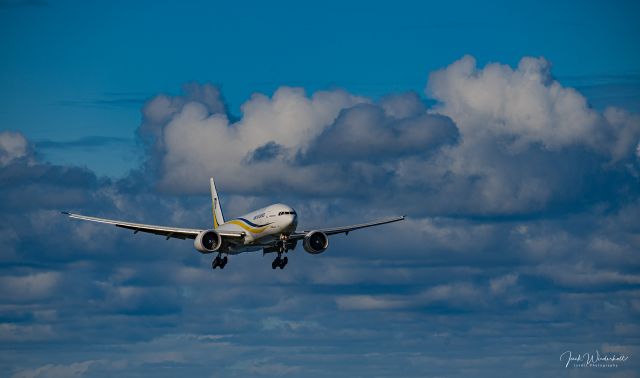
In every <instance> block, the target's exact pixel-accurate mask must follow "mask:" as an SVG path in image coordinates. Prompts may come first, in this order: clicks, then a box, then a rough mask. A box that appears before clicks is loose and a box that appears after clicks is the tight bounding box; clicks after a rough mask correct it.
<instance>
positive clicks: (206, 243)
mask: <svg viewBox="0 0 640 378" xmlns="http://www.w3.org/2000/svg"><path fill="white" fill-rule="evenodd" d="M221 245H222V237H220V234H218V233H217V232H215V231H214V230H206V231H202V232H201V233H199V234H198V236H196V240H194V241H193V246H194V247H195V248H196V249H197V250H198V252H200V253H212V252H215V251H217V250H218V249H220V246H221Z"/></svg>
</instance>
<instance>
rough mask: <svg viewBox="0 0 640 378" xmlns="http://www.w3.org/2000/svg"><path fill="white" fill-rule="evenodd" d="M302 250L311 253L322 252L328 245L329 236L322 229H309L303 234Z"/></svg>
mask: <svg viewBox="0 0 640 378" xmlns="http://www.w3.org/2000/svg"><path fill="white" fill-rule="evenodd" d="M303 245H304V250H305V251H307V252H309V253H310V254H312V255H317V254H318V253H322V252H324V251H325V249H327V247H328V246H329V237H328V236H327V234H325V233H324V232H322V231H311V232H309V233H308V234H306V235H305V236H304V242H303Z"/></svg>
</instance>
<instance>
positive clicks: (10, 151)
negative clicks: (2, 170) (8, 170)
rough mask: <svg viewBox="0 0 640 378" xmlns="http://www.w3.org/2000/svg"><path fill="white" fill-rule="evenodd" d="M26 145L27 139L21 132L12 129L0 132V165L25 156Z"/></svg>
mask: <svg viewBox="0 0 640 378" xmlns="http://www.w3.org/2000/svg"><path fill="white" fill-rule="evenodd" d="M28 147H29V144H28V143H27V139H26V138H25V137H24V136H23V135H22V134H20V133H17V132H13V131H2V132H0V167H2V166H6V165H7V164H9V163H10V162H11V161H13V160H15V159H19V158H22V157H25V156H27V154H28V152H29V150H28Z"/></svg>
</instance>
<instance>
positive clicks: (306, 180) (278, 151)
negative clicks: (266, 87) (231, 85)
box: [140, 56, 640, 216]
mask: <svg viewBox="0 0 640 378" xmlns="http://www.w3.org/2000/svg"><path fill="white" fill-rule="evenodd" d="M426 93H427V95H428V96H431V97H432V98H433V99H434V100H436V105H434V106H433V107H431V108H428V107H427V106H426V105H425V102H424V101H423V100H422V99H421V98H420V97H419V96H418V95H417V94H416V93H413V92H407V93H400V94H392V95H388V96H384V97H382V98H381V99H380V100H377V101H376V100H373V99H368V98H363V97H359V96H355V95H351V94H349V93H346V92H344V91H340V90H333V91H320V92H316V93H313V94H311V95H309V96H307V94H306V93H305V92H304V91H303V90H301V89H298V88H289V87H282V88H279V89H278V90H277V91H276V92H275V93H274V94H273V95H272V96H271V97H267V96H265V95H262V94H255V95H253V97H252V98H251V99H250V100H248V101H247V102H246V103H245V104H243V105H242V107H241V110H242V115H241V117H240V118H239V119H230V115H229V114H228V112H227V110H226V106H225V105H224V102H223V99H222V96H221V94H220V92H219V91H217V89H215V87H212V86H210V85H208V84H207V85H204V86H202V87H200V88H199V87H198V86H197V85H196V84H192V86H191V87H188V88H185V94H184V95H180V96H167V95H160V96H157V97H155V98H154V99H152V100H150V101H149V102H148V103H147V105H146V106H145V109H144V111H143V116H144V120H143V124H142V126H141V128H140V133H141V135H144V136H146V137H147V140H148V141H149V143H150V144H149V146H150V150H151V154H150V155H149V160H148V162H149V166H153V167H156V168H157V171H156V173H157V177H158V183H159V184H160V187H162V188H164V190H167V191H170V192H174V193H204V192H205V191H206V180H202V179H201V177H206V176H208V175H213V176H215V177H218V180H219V181H220V184H221V186H223V187H224V189H225V190H226V191H228V192H231V193H238V194H248V193H254V194H258V195H270V194H273V192H275V191H276V188H277V192H283V191H286V192H287V193H289V194H290V195H294V196H295V195H299V196H308V195H312V196H316V197H317V196H319V195H320V196H333V197H346V198H348V199H355V198H356V197H357V198H358V201H362V200H369V201H372V202H376V201H377V200H378V198H382V197H385V198H388V195H389V193H391V199H392V200H393V201H394V203H397V204H399V205H400V206H401V207H403V212H408V213H410V214H414V215H418V214H420V215H424V214H430V215H434V214H438V215H476V216H477V215H481V216H495V215H506V214H538V213H541V212H545V211H550V210H551V209H556V208H558V207H563V208H573V209H575V210H579V209H581V208H583V207H584V206H587V205H588V203H593V202H598V201H599V200H602V199H606V198H608V197H611V196H613V195H616V194H617V192H618V191H628V190H635V189H633V188H634V187H635V186H634V184H633V182H634V181H633V180H634V179H632V178H631V176H632V175H634V174H635V175H636V177H638V174H637V171H638V161H637V158H636V156H635V154H636V151H635V149H636V146H637V143H638V140H639V139H640V118H638V116H637V115H634V114H631V113H628V112H626V111H624V110H622V109H617V108H612V107H610V108H607V109H606V110H605V111H604V112H602V113H600V112H598V111H596V110H594V109H592V108H591V107H590V106H589V104H588V101H587V99H586V98H585V97H584V96H582V95H581V94H580V93H579V92H577V91H576V90H574V89H572V88H568V87H564V86H562V85H561V84H560V83H559V82H558V81H556V80H555V79H554V78H553V76H552V75H551V65H550V64H549V62H548V61H546V60H545V59H544V58H531V57H526V58H523V59H522V60H521V61H520V63H519V65H518V66H517V67H516V68H511V67H509V66H506V65H502V64H498V63H492V64H488V65H487V66H485V67H483V68H479V67H477V66H476V62H475V60H474V59H473V58H472V57H470V56H466V57H463V58H462V59H460V60H459V61H456V62H454V63H452V64H451V65H450V66H448V67H446V68H443V69H441V70H439V71H436V72H433V73H432V74H431V75H430V77H429V82H428V85H427V88H426ZM625 171H626V172H625ZM236 172H243V174H242V175H238V174H236ZM634 172H635V173H634ZM590 183H597V184H596V185H598V187H599V189H598V190H594V189H593V188H592V186H593V185H591V184H590ZM382 188H384V189H382ZM383 190H384V192H385V195H384V196H383V195H382V194H383V193H382V191H383ZM355 192H357V193H358V196H354V195H353V193H355ZM396 194H397V195H396ZM449 198H455V201H449V200H447V199H449Z"/></svg>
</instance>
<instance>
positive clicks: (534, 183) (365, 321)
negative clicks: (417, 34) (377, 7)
mask: <svg viewBox="0 0 640 378" xmlns="http://www.w3.org/2000/svg"><path fill="white" fill-rule="evenodd" d="M429 93H431V95H432V96H433V97H434V99H435V100H436V101H437V102H436V105H434V106H431V107H428V106H426V105H425V104H426V103H427V102H425V101H423V100H422V99H421V98H420V97H419V96H418V95H417V94H415V93H402V94H396V95H389V96H386V97H384V98H382V99H380V100H379V101H372V100H370V99H366V98H362V97H358V96H354V95H351V94H349V93H346V92H344V91H337V90H336V91H328V92H317V93H313V94H311V95H309V96H307V94H305V93H304V92H303V91H302V90H300V89H295V88H280V89H279V90H278V91H276V93H274V94H273V96H271V97H267V96H264V95H259V94H256V95H254V96H253V97H252V98H251V99H250V100H249V101H248V102H247V103H245V104H244V105H243V107H242V110H243V114H242V117H241V118H239V119H237V120H230V119H229V117H228V114H227V113H228V112H227V109H226V106H225V105H224V100H223V98H222V95H221V94H220V91H219V90H218V89H217V88H216V87H214V86H212V85H204V86H199V85H196V84H190V85H188V86H186V87H185V88H184V94H182V95H179V96H169V95H158V96H156V97H154V98H152V99H151V100H149V101H148V102H147V103H146V104H145V107H144V108H143V122H142V125H141V127H140V130H139V133H140V136H141V138H142V139H144V141H145V143H146V147H147V150H146V153H147V162H146V164H145V165H143V166H142V167H141V168H140V169H139V170H137V171H135V172H132V173H131V174H130V175H129V176H128V177H126V178H125V179H122V180H118V181H114V180H111V179H106V178H100V177H97V176H96V175H95V174H94V173H93V172H91V171H88V170H86V169H83V168H78V167H73V166H60V165H53V164H48V163H45V162H43V161H41V160H39V158H38V156H39V154H38V150H39V149H41V148H43V146H42V145H38V144H36V145H33V144H31V143H29V141H27V140H26V138H25V137H24V136H23V135H21V134H20V133H12V132H2V133H0V184H1V185H0V272H1V273H0V343H1V345H2V346H3V353H2V356H0V366H1V367H2V370H3V371H4V372H7V374H9V375H15V376H73V375H89V376H113V375H122V374H124V375H148V374H149V373H150V372H152V374H166V375H178V374H184V375H195V376H202V375H210V374H216V375H221V376H247V375H264V376H282V375H284V376H287V375H290V376H332V377H333V376H362V375H379V376H425V375H434V376H469V375H471V376H500V375H504V372H505V371H517V372H518V374H520V375H522V376H524V377H527V376H530V377H538V376H562V375H567V374H575V373H576V372H577V373H580V374H581V375H586V376H588V375H589V374H603V373H612V374H614V373H615V374H621V375H624V374H628V375H633V374H634V373H635V372H636V371H638V363H637V362H636V360H637V359H635V358H634V356H636V355H638V354H640V349H639V348H638V346H637V338H638V336H639V335H640V328H639V327H638V326H637V325H636V323H637V322H636V321H635V319H636V318H637V317H638V314H639V313H640V294H639V293H640V291H639V290H638V289H639V288H640V274H639V273H638V272H639V271H640V270H639V268H640V263H639V261H638V259H637V251H638V250H640V244H639V243H640V242H639V240H638V237H637V236H638V233H639V232H640V228H639V227H640V226H639V224H638V222H637V219H639V217H640V203H639V202H638V177H639V175H638V161H637V159H638V156H637V150H636V148H637V145H638V118H637V116H636V115H634V114H633V113H629V112H627V111H624V110H621V109H612V108H610V109H608V110H604V111H602V112H600V111H596V110H594V109H591V108H589V107H588V105H586V104H587V101H586V100H585V98H584V97H583V96H582V95H581V94H580V93H579V92H577V91H575V90H573V89H571V88H567V87H563V86H562V85H561V84H560V83H559V82H557V81H555V80H553V78H552V76H551V74H550V67H549V66H548V64H547V63H546V61H544V60H543V59H531V58H526V59H525V60H523V62H521V63H520V65H519V66H518V68H515V69H513V68H510V67H507V66H503V65H499V64H493V65H488V66H486V67H484V68H478V67H476V65H475V62H474V61H473V59H471V58H469V57H467V58H463V59H462V60H461V61H458V62H455V63H453V64H452V65H451V66H449V67H447V68H444V69H443V70H441V71H438V72H436V73H434V74H433V75H432V76H431V79H430V82H429ZM239 173H242V174H239ZM210 174H213V175H215V176H216V179H217V184H218V186H219V188H218V189H219V190H220V192H221V193H222V195H223V206H224V208H225V213H226V214H229V215H234V214H235V215H238V214H242V213H243V212H246V211H249V210H251V209H253V208H257V207H259V206H261V205H264V204H267V203H270V202H276V201H283V202H286V203H289V204H291V205H292V206H293V207H295V208H296V209H297V211H298V213H299V214H300V217H301V220H300V221H301V223H302V224H301V226H302V227H303V228H307V227H313V226H324V225H326V226H332V225H340V224H348V223H351V222H357V221H361V220H362V221H364V220H368V219H370V218H375V217H378V216H384V215H391V214H401V213H408V214H409V215H411V216H410V217H409V218H408V219H407V220H406V221H404V222H402V223H400V224H393V225H388V226H385V227H381V228H377V229H370V230H366V231H365V230H363V231H361V232H354V233H352V234H350V235H349V236H346V237H345V236H337V237H335V238H332V239H331V247H330V248H329V250H328V251H327V252H326V253H325V254H323V255H320V256H311V255H308V254H306V253H305V252H304V251H303V250H302V249H301V248H299V249H298V250H296V251H295V252H293V253H292V254H291V255H290V256H289V257H290V263H289V265H288V266H287V268H286V269H285V270H283V271H273V270H271V269H270V267H269V264H270V261H271V256H266V257H263V256H262V255H261V254H259V253H258V254H243V255H239V256H232V257H231V258H230V262H229V266H228V267H227V268H225V270H223V271H220V270H218V271H216V272H212V271H211V270H210V269H209V263H210V260H211V257H210V256H203V255H200V254H198V253H197V252H195V251H194V250H193V248H192V246H191V244H190V242H189V241H179V240H169V241H166V240H164V239H163V238H158V237H155V236H153V235H141V234H137V235H133V233H132V232H129V231H125V230H121V229H117V228H115V227H109V226H106V225H98V224H88V223H83V222H80V221H75V220H71V219H68V218H67V217H64V216H62V215H60V214H59V211H60V210H72V211H76V212H80V213H86V214H90V215H97V216H105V217H111V218H115V219H127V220H131V221H141V222H147V223H155V224H167V225H179V226H184V227H206V226H208V225H209V224H211V215H210V207H209V199H208V197H207V196H206V194H205V193H206V190H207V189H206V188H207V177H208V175H210ZM566 350H573V351H575V352H576V353H578V352H579V353H586V352H591V353H593V352H594V351H595V350H599V351H600V352H605V353H606V352H612V351H615V352H619V353H625V354H627V355H630V356H631V359H630V360H629V361H628V362H627V363H625V364H624V365H623V366H621V367H619V368H615V369H613V370H607V371H606V372H603V371H595V370H592V369H585V370H581V371H578V370H571V371H570V370H567V369H565V368H564V365H562V364H561V363H560V361H559V356H560V354H561V353H562V352H564V351H566Z"/></svg>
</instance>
